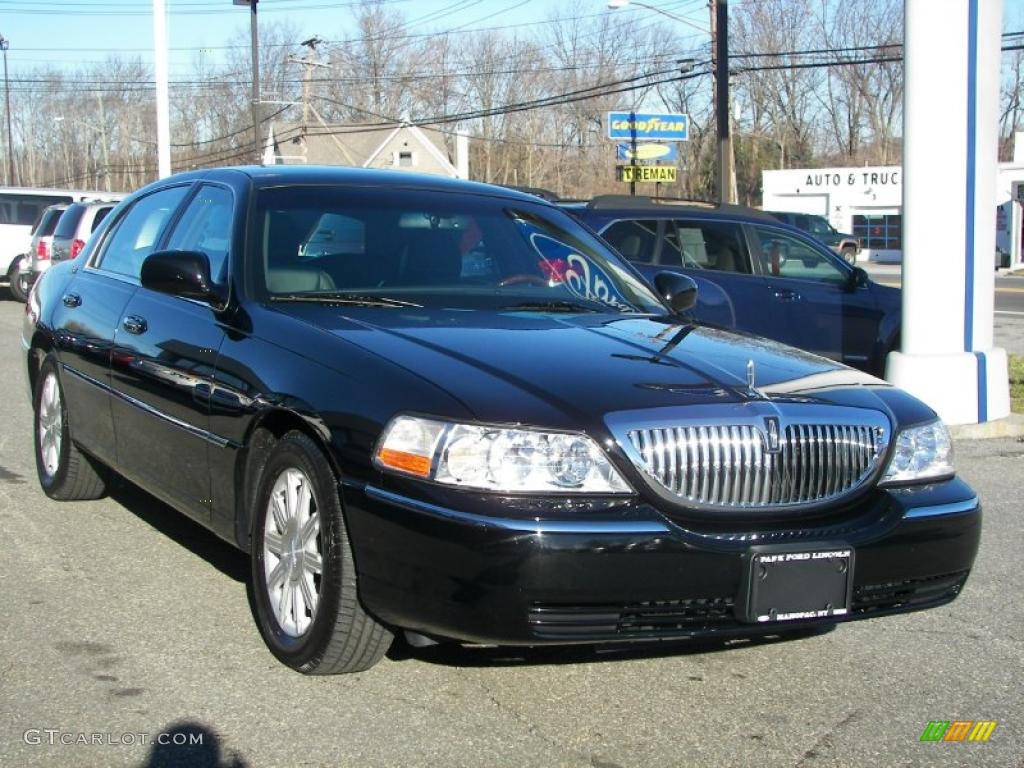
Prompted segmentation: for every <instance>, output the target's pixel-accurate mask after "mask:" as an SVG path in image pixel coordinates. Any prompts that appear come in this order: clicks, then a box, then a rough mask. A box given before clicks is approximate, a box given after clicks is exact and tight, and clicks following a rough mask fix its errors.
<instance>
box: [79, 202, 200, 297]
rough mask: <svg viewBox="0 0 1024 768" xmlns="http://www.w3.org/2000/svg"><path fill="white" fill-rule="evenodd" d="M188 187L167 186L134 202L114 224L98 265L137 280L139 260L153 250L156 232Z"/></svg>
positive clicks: (140, 263)
mask: <svg viewBox="0 0 1024 768" xmlns="http://www.w3.org/2000/svg"><path fill="white" fill-rule="evenodd" d="M189 188H190V185H188V184H185V185H182V186H179V187H170V188H168V189H162V190H160V191H159V192H154V193H152V194H150V195H146V196H145V197H143V198H142V199H140V200H138V201H136V202H135V204H134V205H132V207H131V208H129V209H128V211H127V212H126V213H125V215H124V216H122V217H121V219H120V221H118V222H116V223H115V224H114V231H113V232H112V233H111V234H110V237H109V238H107V240H106V245H105V247H104V248H103V253H101V254H100V257H99V263H98V267H99V268H100V269H102V270H104V271H107V272H115V273H117V274H120V275H126V276H128V277H133V278H135V279H138V277H139V273H140V271H141V270H142V262H143V261H145V259H146V257H147V256H149V254H150V253H152V252H153V249H154V248H155V247H156V243H157V240H158V239H159V237H160V233H161V232H163V229H164V227H165V226H166V225H167V222H168V221H169V220H170V218H171V215H172V214H173V213H174V211H175V210H176V209H177V207H178V205H180V203H181V201H182V199H183V198H184V197H185V193H187V192H188V190H189Z"/></svg>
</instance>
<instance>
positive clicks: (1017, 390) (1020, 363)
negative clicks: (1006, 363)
mask: <svg viewBox="0 0 1024 768" xmlns="http://www.w3.org/2000/svg"><path fill="white" fill-rule="evenodd" d="M1010 410H1011V411H1013V412H1014V413H1024V356H1021V355H1010Z"/></svg>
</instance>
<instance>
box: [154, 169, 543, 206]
mask: <svg viewBox="0 0 1024 768" xmlns="http://www.w3.org/2000/svg"><path fill="white" fill-rule="evenodd" d="M237 174H244V175H246V176H248V177H249V178H250V179H251V180H252V182H253V183H254V184H255V185H256V186H258V187H275V186H287V185H293V184H337V185H339V186H357V187H386V188H395V187H399V188H402V189H420V190H427V191H437V192H464V193H469V194H477V195H490V196H493V197H502V198H508V199H511V200H520V201H528V202H531V203H539V204H542V205H543V204H544V203H545V201H544V200H543V199H542V198H540V197H537V196H536V195H532V194H527V193H524V192H519V191H517V190H514V189H509V188H507V187H500V186H497V185H494V184H484V183H481V182H477V181H466V180H463V179H452V178H449V177H447V176H435V175H431V174H426V173H414V172H411V171H405V170H397V169H394V170H392V169H388V168H380V169H377V168H352V167H346V166H335V165H242V166H229V167H222V168H206V169H200V170H195V171H188V172H185V173H179V174H175V175H174V176H169V177H167V178H166V179H162V180H161V181H162V182H169V181H190V180H207V181H216V180H218V179H221V180H226V177H230V176H232V175H237Z"/></svg>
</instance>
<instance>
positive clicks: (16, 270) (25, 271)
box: [7, 256, 32, 304]
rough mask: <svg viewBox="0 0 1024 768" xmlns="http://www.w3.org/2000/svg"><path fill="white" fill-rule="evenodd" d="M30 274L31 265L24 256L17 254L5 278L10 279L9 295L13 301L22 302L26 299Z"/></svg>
mask: <svg viewBox="0 0 1024 768" xmlns="http://www.w3.org/2000/svg"><path fill="white" fill-rule="evenodd" d="M31 276H32V270H31V266H30V265H29V263H28V260H27V259H26V258H25V257H24V256H19V257H18V258H16V259H15V260H14V263H13V264H11V268H10V269H9V270H8V271H7V279H8V280H9V281H10V291H11V296H12V297H13V298H14V300H15V301H20V302H21V303H22V304H24V303H25V301H26V300H27V299H28V289H29V288H30V287H31V286H30V285H29V278H30V277H31Z"/></svg>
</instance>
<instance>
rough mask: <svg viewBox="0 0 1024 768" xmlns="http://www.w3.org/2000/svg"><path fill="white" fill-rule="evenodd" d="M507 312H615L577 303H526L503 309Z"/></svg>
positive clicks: (611, 309)
mask: <svg viewBox="0 0 1024 768" xmlns="http://www.w3.org/2000/svg"><path fill="white" fill-rule="evenodd" d="M502 310H504V311H507V312H606V311H607V312H613V311H619V310H616V309H614V308H613V307H608V308H607V309H599V308H597V307H595V306H592V305H590V304H581V303H579V302H576V301H524V302H523V303H522V304H510V305H509V306H507V307H502Z"/></svg>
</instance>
